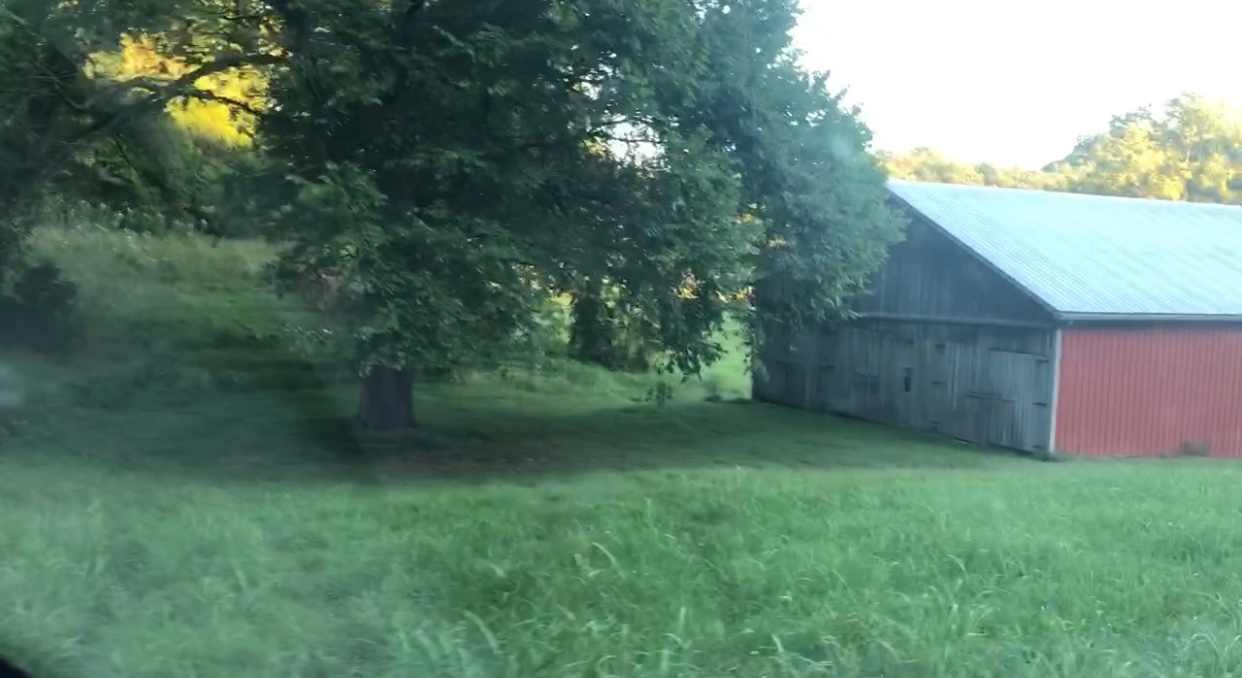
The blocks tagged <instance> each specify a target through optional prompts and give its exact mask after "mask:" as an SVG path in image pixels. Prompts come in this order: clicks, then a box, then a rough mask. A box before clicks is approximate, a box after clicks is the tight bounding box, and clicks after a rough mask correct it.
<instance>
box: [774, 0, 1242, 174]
mask: <svg viewBox="0 0 1242 678" xmlns="http://www.w3.org/2000/svg"><path fill="white" fill-rule="evenodd" d="M802 4H803V10H804V14H803V17H802V21H801V24H800V25H799V27H798V30H797V33H796V36H795V38H796V41H797V44H798V46H799V47H800V48H801V49H802V50H803V51H805V52H806V56H805V59H806V65H807V66H809V67H811V68H814V69H816V70H828V71H831V73H832V77H831V80H832V81H834V82H835V83H836V84H835V88H837V89H840V88H843V87H847V88H848V90H849V96H848V98H847V100H848V101H849V102H850V103H853V104H857V105H859V106H861V107H862V109H863V119H864V120H865V121H866V123H867V124H868V125H869V126H870V127H871V129H872V130H873V131H874V132H875V137H876V147H877V148H879V149H884V150H896V151H901V150H907V149H909V148H913V147H915V146H932V147H934V148H937V149H940V150H941V151H943V152H944V153H945V154H947V155H949V156H950V157H953V158H956V159H960V160H965V161H970V162H979V161H984V160H987V161H991V162H994V163H999V164H1013V165H1023V166H1028V167H1038V166H1041V165H1043V164H1045V163H1047V162H1049V161H1052V160H1056V159H1058V158H1061V157H1063V156H1064V155H1065V154H1066V153H1068V152H1069V150H1070V149H1071V148H1072V147H1073V145H1074V143H1075V141H1077V139H1078V138H1079V137H1080V136H1083V135H1086V134H1089V133H1093V132H1097V131H1102V130H1104V129H1105V128H1106V127H1107V125H1108V121H1109V119H1110V118H1111V117H1112V116H1113V115H1114V114H1117V113H1123V112H1125V111H1129V110H1133V109H1135V108H1137V107H1139V106H1141V105H1144V104H1159V103H1160V102H1163V101H1167V100H1168V99H1171V98H1173V97H1174V96H1176V95H1178V94H1179V93H1181V92H1184V91H1192V92H1198V93H1201V94H1205V95H1208V96H1212V97H1215V98H1222V99H1228V100H1230V101H1232V102H1233V103H1235V104H1238V105H1242V0H1168V1H1155V0H926V1H920V0H802Z"/></svg>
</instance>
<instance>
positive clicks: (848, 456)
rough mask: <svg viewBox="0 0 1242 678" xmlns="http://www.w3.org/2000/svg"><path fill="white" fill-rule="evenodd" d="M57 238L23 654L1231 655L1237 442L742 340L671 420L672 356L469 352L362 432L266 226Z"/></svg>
mask: <svg viewBox="0 0 1242 678" xmlns="http://www.w3.org/2000/svg"><path fill="white" fill-rule="evenodd" d="M35 247H36V248H37V249H38V251H40V252H43V253H44V254H45V255H47V256H49V257H52V258H54V259H55V260H56V261H57V262H58V263H60V264H61V265H62V266H64V267H65V269H66V270H67V271H68V273H69V275H70V276H71V277H73V278H74V279H75V280H77V281H78V282H79V284H81V285H82V286H83V291H84V294H86V295H87V296H86V299H87V303H86V304H84V307H83V312H84V313H85V317H86V318H87V321H88V323H89V327H88V329H89V336H90V337H91V338H92V340H91V342H90V343H89V344H88V345H87V346H86V347H84V348H83V350H82V352H81V353H80V354H78V355H76V356H72V357H69V358H64V359H57V360H47V359H44V358H37V357H34V356H25V355H19V354H3V355H0V654H4V655H8V656H11V657H12V658H14V659H16V660H17V661H18V662H19V663H22V664H24V665H26V666H28V667H29V668H30V669H32V670H33V671H35V673H36V675H40V676H54V677H55V676H60V677H72V676H91V677H96V676H98V677H103V678H109V677H114V676H115V677H120V676H125V677H126V678H131V677H147V676H150V677H156V676H159V677H163V676H204V677H209V676H210V677H214V676H230V677H233V676H368V677H373V676H380V677H383V676H394V677H395V676H446V677H447V676H480V677H484V676H486V677H488V678H490V677H500V678H506V677H511V678H517V677H525V676H549V677H552V676H557V677H559V676H592V677H603V676H687V677H694V676H746V677H752V676H790V677H794V676H851V675H860V676H911V677H915V676H918V677H922V676H991V675H1007V676H1009V675H1011V676H1041V677H1042V676H1217V675H1222V676H1223V675H1236V674H1238V673H1240V672H1242V643H1239V642H1238V641H1237V639H1238V638H1239V637H1242V580H1239V578H1238V577H1237V576H1236V573H1237V572H1238V571H1239V570H1240V569H1242V541H1240V540H1242V536H1240V534H1239V533H1238V531H1237V530H1235V529H1234V527H1233V525H1234V522H1235V521H1236V520H1237V519H1238V517H1239V515H1240V510H1242V509H1240V508H1239V506H1240V505H1239V503H1238V501H1237V499H1236V494H1237V493H1236V488H1237V486H1238V485H1239V483H1240V482H1242V468H1240V467H1236V466H1234V465H1231V464H1229V463H1224V462H1220V461H1214V460H1205V459H1193V460H1191V459H1187V460H1178V461H1165V462H1100V463H1085V462H1083V463H1067V464H1043V463H1038V462H1035V461H1032V460H1029V459H1025V458H1021V457H1016V456H1010V455H1003V454H992V453H986V452H983V451H980V450H978V449H975V448H970V447H965V446H958V445H949V444H945V443H943V442H941V441H938V440H929V439H924V438H921V437H918V436H915V435H910V434H905V433H898V432H894V431H890V430H887V429H883V428H879V427H874V426H870V425H867V424H863V423H859V422H853V421H847V420H841V419H834V418H829V417H824V416H820V415H815V414H809V413H804V412H797V411H792V410H786V409H781V408H776V407H770V406H766V405H760V404H739V403H732V402H728V401H729V400H731V399H732V397H733V396H735V395H741V394H744V393H745V391H746V376H745V371H744V370H743V369H741V368H742V367H743V366H742V363H741V358H740V357H737V356H736V355H735V357H733V358H732V362H731V363H727V364H725V365H722V366H719V367H718V368H716V369H717V371H715V372H713V373H710V374H709V375H708V376H707V377H706V380H705V381H704V382H699V381H697V380H696V381H692V382H691V383H690V384H688V385H681V386H680V387H679V390H678V392H677V398H676V399H675V400H674V401H673V402H672V403H670V404H668V405H667V406H665V407H658V406H656V405H655V404H654V403H652V402H649V401H648V400H647V398H646V395H647V393H648V392H649V390H650V388H651V386H652V384H653V383H655V379H656V378H655V377H652V376H649V375H617V374H610V373H607V372H604V371H601V370H598V369H596V368H591V367H587V366H582V365H577V364H574V363H570V362H566V361H553V363H552V364H549V365H546V366H544V367H542V368H540V369H538V370H534V371H521V370H519V369H517V368H514V369H513V370H512V371H511V372H509V373H507V374H499V373H496V372H492V371H487V372H482V371H480V372H467V373H464V374H462V375H460V376H459V378H458V379H457V380H456V381H454V382H452V383H438V384H428V385H425V387H423V388H420V389H419V392H418V400H417V407H418V409H419V413H420V416H421V418H422V420H423V421H424V422H425V423H426V425H427V429H426V430H425V431H424V432H422V433H419V434H417V435H413V436H396V437H391V438H386V439H360V438H358V437H356V436H354V435H353V433H352V432H351V431H350V430H349V428H348V427H347V426H344V425H343V422H344V420H345V418H346V417H347V416H348V414H349V412H350V411H351V409H352V402H351V401H352V397H353V393H352V386H351V384H350V383H348V382H347V381H343V380H334V379H330V378H327V377H326V376H325V373H324V371H323V370H324V368H323V366H322V365H318V364H315V363H313V362H310V361H308V360H306V359H305V358H302V357H299V356H297V355H296V354H294V353H290V352H289V351H288V350H287V349H288V347H287V346H286V345H285V344H284V343H283V341H284V340H283V339H281V338H280V337H282V336H283V335H282V334H281V332H282V328H283V327H285V326H286V325H287V324H289V323H298V324H301V325H302V326H307V327H313V326H314V323H315V322H317V321H319V320H320V319H318V318H317V317H316V316H315V315H314V314H312V313H309V312H308V311H306V310H305V309H303V308H300V307H299V306H297V305H296V303H295V302H294V301H292V300H290V299H278V298H277V297H275V296H274V295H272V294H270V293H269V292H266V291H264V290H263V288H261V287H259V286H257V285H255V284H254V283H255V282H256V281H259V280H260V279H261V276H262V264H263V262H264V261H266V260H267V258H268V257H270V256H271V251H270V248H268V247H267V246H266V245H263V244H261V243H228V242H225V243H219V244H215V243H212V242H210V241H207V240H203V239H198V238H196V237H193V236H167V237H161V238H142V237H135V238H132V239H130V238H129V237H128V236H118V235H116V234H114V233H106V232H95V231H90V230H86V229H81V230H76V231H64V230H61V231H55V232H44V233H40V234H38V235H37V236H36V241H35ZM161 262H163V263H161ZM273 337H275V338H273ZM709 396H717V397H713V398H712V400H713V401H721V402H708V401H707V400H706V398H708V397H709Z"/></svg>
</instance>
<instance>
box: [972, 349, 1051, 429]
mask: <svg viewBox="0 0 1242 678" xmlns="http://www.w3.org/2000/svg"><path fill="white" fill-rule="evenodd" d="M1048 372H1049V362H1048V359H1047V358H1045V357H1044V356H1041V355H1034V354H1031V353H1015V352H1012V351H996V350H993V351H988V359H987V365H986V370H985V378H986V381H987V389H988V392H989V395H990V396H991V398H990V399H989V400H990V402H988V403H987V405H988V413H987V418H986V419H987V422H986V426H987V442H988V444H990V445H997V446H999V447H1011V448H1015V449H1019V450H1026V451H1028V452H1033V451H1038V450H1043V449H1045V447H1046V442H1045V441H1046V439H1047V433H1048V432H1047V427H1048V401H1049V380H1048Z"/></svg>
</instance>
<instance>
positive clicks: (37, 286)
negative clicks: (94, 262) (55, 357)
mask: <svg viewBox="0 0 1242 678" xmlns="http://www.w3.org/2000/svg"><path fill="white" fill-rule="evenodd" d="M77 299H78V288H77V285H74V284H73V283H72V282H70V281H68V280H66V279H65V277H64V275H63V274H62V273H61V270H60V269H59V268H57V267H56V266H54V265H52V264H50V263H46V262H43V263H38V264H34V265H29V266H22V267H21V268H20V269H19V270H18V271H17V273H16V274H15V276H14V279H13V281H12V284H11V285H10V286H9V289H8V290H7V291H6V292H4V293H3V294H0V342H3V343H5V344H8V345H10V346H14V347H19V348H27V349H31V350H34V351H39V352H44V353H58V352H63V351H66V350H68V349H69V348H70V347H72V345H73V344H74V343H75V342H76V341H77V339H78V337H79V328H78V325H77V322H76V319H77V315H76V312H75V311H76V307H77Z"/></svg>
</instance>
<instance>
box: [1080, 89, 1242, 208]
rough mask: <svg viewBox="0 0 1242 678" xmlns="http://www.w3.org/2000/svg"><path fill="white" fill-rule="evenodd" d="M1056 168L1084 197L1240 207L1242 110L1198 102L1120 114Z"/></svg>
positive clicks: (1184, 100) (1176, 102)
mask: <svg viewBox="0 0 1242 678" xmlns="http://www.w3.org/2000/svg"><path fill="white" fill-rule="evenodd" d="M1057 168H1058V169H1059V170H1060V171H1063V172H1066V173H1068V174H1070V175H1071V176H1074V177H1075V185H1074V188H1075V190H1079V191H1084V192H1096V193H1108V194H1115V195H1129V196H1136V197H1152V198H1163V199H1167V200H1192V201H1196V202H1220V203H1242V111H1238V110H1235V109H1231V108H1228V107H1227V106H1225V105H1224V104H1219V103H1215V102H1212V101H1209V100H1206V99H1203V98H1201V97H1196V96H1191V95H1187V96H1182V97H1179V98H1177V99H1174V100H1172V101H1171V102H1169V104H1168V106H1167V107H1166V108H1165V110H1164V112H1163V114H1162V115H1156V114H1154V113H1153V112H1152V111H1151V110H1149V109H1141V110H1139V111H1135V112H1133V113H1128V114H1126V115H1122V116H1118V117H1116V118H1114V119H1113V123H1112V125H1111V127H1110V129H1109V131H1108V132H1107V133H1106V134H1101V135H1097V136H1094V137H1089V138H1087V139H1084V140H1083V141H1082V142H1080V143H1079V144H1078V147H1077V148H1075V149H1074V152H1073V153H1071V154H1070V155H1069V156H1068V157H1067V158H1066V159H1065V160H1064V161H1063V162H1062V163H1059V164H1058V166H1057Z"/></svg>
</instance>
